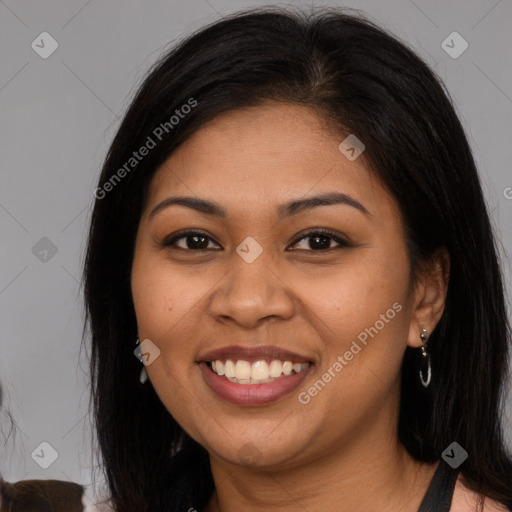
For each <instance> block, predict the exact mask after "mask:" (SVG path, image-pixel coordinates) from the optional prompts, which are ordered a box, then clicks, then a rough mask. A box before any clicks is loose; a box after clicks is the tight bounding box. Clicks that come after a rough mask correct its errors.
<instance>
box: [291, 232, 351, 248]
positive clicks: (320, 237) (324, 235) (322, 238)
mask: <svg viewBox="0 0 512 512" xmlns="http://www.w3.org/2000/svg"><path fill="white" fill-rule="evenodd" d="M306 240H309V242H306V244H307V245H304V246H303V247H302V248H300V249H299V250H312V251H326V250H329V249H339V248H340V247H351V245H350V244H349V243H348V242H347V241H345V240H343V239H342V238H341V237H339V236H337V235H336V234H335V233H332V232H331V231H311V232H309V233H307V234H306V235H305V236H302V237H301V238H300V239H299V240H297V241H296V242H295V243H294V244H293V245H294V246H296V245H298V244H299V243H302V242H303V241H306ZM332 242H335V243H337V244H338V247H332V246H331V243H332Z"/></svg>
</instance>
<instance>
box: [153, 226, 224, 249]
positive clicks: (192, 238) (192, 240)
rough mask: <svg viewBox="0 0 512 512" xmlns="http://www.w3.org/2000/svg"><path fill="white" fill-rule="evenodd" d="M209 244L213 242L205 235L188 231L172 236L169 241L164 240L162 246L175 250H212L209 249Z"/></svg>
mask: <svg viewBox="0 0 512 512" xmlns="http://www.w3.org/2000/svg"><path fill="white" fill-rule="evenodd" d="M210 242H213V240H212V239H211V238H210V237H209V236H208V235H206V234H205V233H201V232H197V231H188V232H182V233H181V234H179V235H178V236H176V235H174V236H173V237H172V238H171V239H169V240H167V239H166V240H165V241H164V242H163V244H162V245H163V246H165V247H170V246H172V247H175V248H177V249H183V250H192V251H197V250H205V249H212V248H213V247H209V243H210ZM213 243H214V242H213Z"/></svg>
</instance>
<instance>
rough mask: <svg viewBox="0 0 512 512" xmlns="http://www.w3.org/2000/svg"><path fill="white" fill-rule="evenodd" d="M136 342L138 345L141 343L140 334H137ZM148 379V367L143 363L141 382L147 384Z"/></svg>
mask: <svg viewBox="0 0 512 512" xmlns="http://www.w3.org/2000/svg"><path fill="white" fill-rule="evenodd" d="M135 344H136V345H139V344H140V340H139V335H137V341H136V342H135ZM147 380H148V374H147V372H146V367H145V366H144V364H142V370H141V371H140V377H139V381H140V383H141V384H145V383H146V381H147Z"/></svg>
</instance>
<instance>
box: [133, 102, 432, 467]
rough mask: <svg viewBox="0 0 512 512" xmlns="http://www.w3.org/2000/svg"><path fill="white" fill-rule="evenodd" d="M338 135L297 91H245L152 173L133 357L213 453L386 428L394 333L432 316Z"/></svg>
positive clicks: (362, 171) (332, 440) (283, 455)
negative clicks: (245, 97)
mask: <svg viewBox="0 0 512 512" xmlns="http://www.w3.org/2000/svg"><path fill="white" fill-rule="evenodd" d="M344 139H345V136H338V135H336V134H334V133H333V132H332V131H329V130H328V129H327V128H326V126H325V123H323V122H322V120H321V119H320V118H319V117H318V115H317V114H315V113H314V112H313V111H311V110H309V109H307V108H305V107H300V106H292V105H285V104H275V103H270V104H266V105H264V106H259V107H251V108H247V109H243V110H238V111H234V112H230V113H227V114H224V115H222V116H219V117H218V118H216V119H215V120H214V121H212V122H210V123H209V124H207V125H205V126H204V127H203V128H201V129H200V130H198V131H197V132H195V133H194V134H193V136H192V137H190V138H189V139H188V140H187V141H186V142H185V143H184V144H183V145H182V146H181V147H180V148H179V149H178V150H177V151H175V152H174V153H173V155H172V156H171V157H170V158H169V159H168V160H167V161H166V162H165V164H164V165H163V166H162V167H161V168H160V169H159V170H158V171H157V173H156V174H155V176H154V179H153V181H152V183H151V186H150V194H149V200H148V203H147V208H146V209H145V211H144V213H143V216H142V218H141V221H140V226H139V230H138V235H137V240H136V250H135V258H134V263H133V269H132V291H133V300H134V305H135V310H136V315H137V323H138V329H139V336H140V339H141V340H145V339H149V340H151V343H152V344H150V345H147V343H148V342H145V343H146V345H147V347H152V348H150V349H149V351H150V352H151V351H152V350H154V351H155V353H158V351H157V350H156V348H155V346H156V347H157V348H158V349H159V350H160V353H159V355H158V357H156V358H154V361H153V362H152V363H151V364H150V365H149V366H147V368H146V370H147V372H148V375H149V378H150V380H151V384H152V385H153V387H154V389H155V390H156V392H157V394H158V396H159V397H160V399H161V400H162V402H163V404H164V405H165V407H166V408H167V409H168V411H169V412H170V413H171V414H172V415H173V417H174V418H175V419H176V420H177V421H178V422H179V424H180V425H181V426H182V427H183V428H184V429H185V430H186V431H187V432H188V433H189V434H190V435H191V436H192V437H193V438H194V439H196V440H197V441H198V442H199V443H200V444H201V445H203V446H204V447H205V448H206V449H207V450H208V451H209V452H210V454H211V456H212V457H215V458H217V460H218V459H219V458H221V459H224V460H227V461H230V462H233V463H237V464H249V465H250V464H254V465H281V466H283V467H285V466H286V465H287V464H294V465H297V464H301V463H307V462H310V461H311V460H313V459H315V458H317V457H319V456H327V455H330V454H333V453H336V452H337V451H339V450H344V449H346V448H347V447H349V446H352V447H353V446H355V444H354V443H355V442H356V440H357V439H359V438H360V436H362V435H363V434H364V435H365V438H366V440H367V439H369V438H374V439H375V440H379V439H382V438H383V437H386V436H387V435H388V434H390V435H395V423H396V417H397V414H398V401H399V380H400V375H399V372H400V365H401V361H402V358H403V354H404V351H405V348H406V345H407V344H409V345H414V346H418V345H420V338H419V332H420V329H421V327H423V326H425V327H427V328H429V330H430V329H432V328H433V327H434V325H429V324H428V318H427V317H428V314H427V313H421V312H420V310H421V308H420V307H419V305H418V304H419V299H418V297H417V295H416V287H413V286H412V283H411V282H410V280H409V274H410V265H409V260H408V255H407V251H406V244H405V238H404V227H403V224H402V221H401V217H400V214H399V211H398V209H397V205H396V203H395V201H394V200H393V198H392V197H391V196H390V195H389V194H388V193H387V192H386V191H385V190H384V188H383V187H382V186H381V185H380V183H379V181H378V179H377V178H376V177H375V176H372V175H371V174H370V173H369V171H368V170H367V169H366V167H365V164H364V162H363V157H364V153H363V156H361V157H359V158H356V159H355V160H353V161H351V160H349V158H347V156H345V155H349V156H351V157H352V153H353V152H352V151H351V150H350V148H349V150H348V152H347V151H345V153H342V152H341V151H340V149H339V148H338V146H339V145H340V143H341V142H342V141H343V140H344ZM363 142H364V141H363ZM354 154H356V153H354ZM319 196H328V198H327V199H328V200H327V201H323V202H322V201H321V200H313V199H312V198H315V197H319ZM177 197H180V198H188V200H187V201H188V202H185V201H182V202H181V204H180V203H179V202H174V203H172V204H171V201H170V199H171V198H177ZM332 199H337V200H336V201H331V200H332ZM207 203H208V204H207ZM209 203H214V204H215V206H211V205H210V204H209ZM326 203H331V204H326ZM187 205H188V206H187ZM325 230H327V231H329V232H332V234H331V235H325V234H319V232H322V231H325ZM187 231H192V234H189V235H188V236H187V233H186V232H187ZM198 231H199V232H200V234H197V233H196V234H194V232H198ZM178 232H179V233H178ZM315 233H316V234H315ZM308 235H309V236H308ZM411 292H413V293H411ZM422 315H423V316H422ZM425 319H427V322H426V324H427V325H423V323H424V322H423V321H424V320H425ZM212 361H215V362H213V363H212ZM290 372H291V374H289V373H290ZM296 372H297V373H296ZM220 374H224V375H220ZM226 374H227V375H228V376H230V379H231V380H228V378H227V377H226ZM147 385H149V384H147Z"/></svg>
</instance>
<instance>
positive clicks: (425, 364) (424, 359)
mask: <svg viewBox="0 0 512 512" xmlns="http://www.w3.org/2000/svg"><path fill="white" fill-rule="evenodd" d="M427 332H428V331H427V329H422V330H421V333H420V338H421V341H423V345H422V347H421V364H420V380H421V383H422V384H423V387H425V388H428V386H429V384H430V377H431V376H432V369H431V367H430V355H429V353H428V352H427V349H426V346H427V339H428V338H427ZM425 370H426V373H427V378H426V379H425V378H424V377H423V375H424V373H425Z"/></svg>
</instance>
